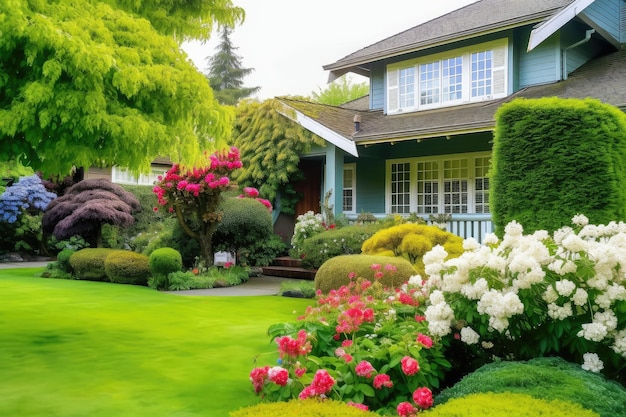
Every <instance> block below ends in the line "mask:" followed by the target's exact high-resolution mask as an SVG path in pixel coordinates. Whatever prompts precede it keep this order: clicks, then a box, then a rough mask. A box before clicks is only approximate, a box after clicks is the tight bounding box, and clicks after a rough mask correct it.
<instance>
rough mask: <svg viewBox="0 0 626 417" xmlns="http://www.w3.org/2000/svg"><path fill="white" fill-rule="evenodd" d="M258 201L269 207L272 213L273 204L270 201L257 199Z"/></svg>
mask: <svg viewBox="0 0 626 417" xmlns="http://www.w3.org/2000/svg"><path fill="white" fill-rule="evenodd" d="M257 201H258V202H259V203H261V204H263V205H264V206H265V207H267V209H268V210H269V211H272V203H270V201H269V200H266V199H265V198H257Z"/></svg>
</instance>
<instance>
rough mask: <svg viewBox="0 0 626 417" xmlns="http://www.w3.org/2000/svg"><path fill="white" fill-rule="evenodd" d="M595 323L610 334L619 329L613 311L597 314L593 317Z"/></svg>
mask: <svg viewBox="0 0 626 417" xmlns="http://www.w3.org/2000/svg"><path fill="white" fill-rule="evenodd" d="M593 322H594V323H600V324H602V325H603V326H604V327H606V329H607V331H609V332H611V331H613V330H615V329H616V328H617V317H616V316H615V313H614V312H613V310H606V311H602V312H600V311H599V312H597V313H595V314H594V315H593Z"/></svg>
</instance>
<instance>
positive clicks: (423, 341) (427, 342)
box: [415, 333, 433, 349]
mask: <svg viewBox="0 0 626 417" xmlns="http://www.w3.org/2000/svg"><path fill="white" fill-rule="evenodd" d="M415 341H416V342H417V343H419V344H420V345H422V346H424V347H425V348H426V349H430V348H431V347H433V339H431V338H430V337H429V336H426V335H425V334H422V333H420V334H418V335H417V339H416V340H415Z"/></svg>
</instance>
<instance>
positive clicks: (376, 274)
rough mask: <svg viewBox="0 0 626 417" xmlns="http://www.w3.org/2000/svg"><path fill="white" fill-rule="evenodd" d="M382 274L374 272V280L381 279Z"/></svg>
mask: <svg viewBox="0 0 626 417" xmlns="http://www.w3.org/2000/svg"><path fill="white" fill-rule="evenodd" d="M383 275H384V274H383V273H382V272H381V271H376V272H374V278H376V279H381V278H382V277H383Z"/></svg>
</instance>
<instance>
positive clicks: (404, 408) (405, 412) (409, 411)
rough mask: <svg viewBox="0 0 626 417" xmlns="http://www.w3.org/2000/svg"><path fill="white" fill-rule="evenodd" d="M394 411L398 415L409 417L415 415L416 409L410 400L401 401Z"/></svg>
mask: <svg viewBox="0 0 626 417" xmlns="http://www.w3.org/2000/svg"><path fill="white" fill-rule="evenodd" d="M396 411H397V412H398V415H399V416H400V417H410V416H413V415H416V412H417V409H416V408H415V407H413V404H411V403H410V402H407V401H405V402H402V403H400V404H398V406H397V407H396Z"/></svg>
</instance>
